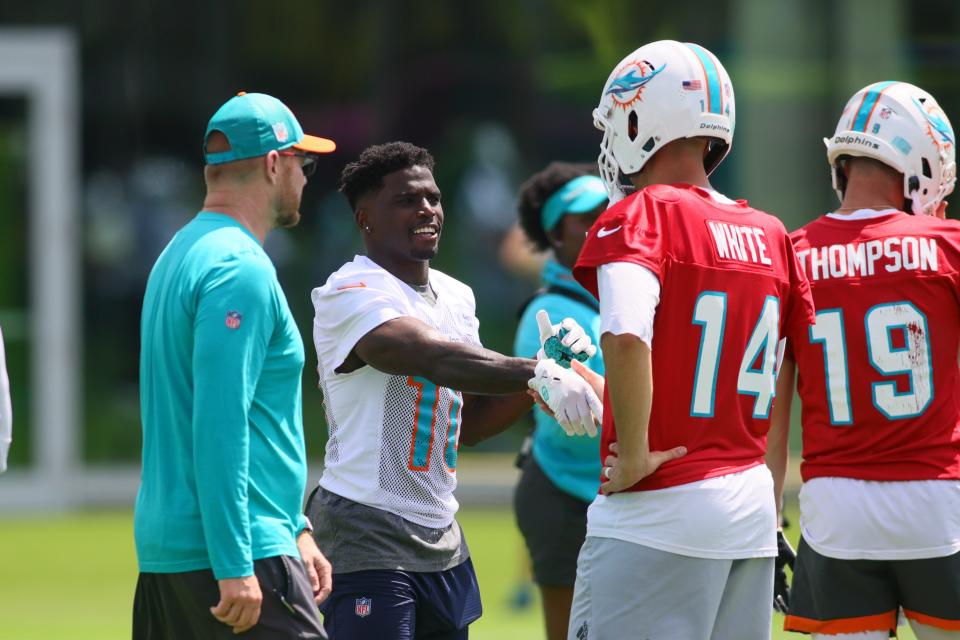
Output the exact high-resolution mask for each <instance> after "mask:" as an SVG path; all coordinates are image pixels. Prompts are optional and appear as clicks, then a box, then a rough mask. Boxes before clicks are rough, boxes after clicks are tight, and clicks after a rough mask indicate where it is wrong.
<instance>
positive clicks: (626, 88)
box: [607, 62, 667, 97]
mask: <svg viewBox="0 0 960 640" xmlns="http://www.w3.org/2000/svg"><path fill="white" fill-rule="evenodd" d="M646 64H647V65H649V66H650V67H653V65H651V64H650V63H649V62H647V63H646ZM666 66H667V65H666V64H662V65H660V68H659V69H653V71H651V72H650V74H649V75H645V74H644V73H643V68H642V67H639V65H637V66H636V67H633V68H631V69H630V70H629V71H627V72H626V73H625V74H623V75H622V76H620V77H619V78H616V79H614V81H613V82H611V83H610V88H609V89H607V93H612V94H614V95H615V96H617V97H622V96H623V94H625V93H628V92H630V91H636V90H638V89H640V88H641V87H642V86H643V85H645V84H647V83H648V82H650V81H651V80H653V78H654V77H655V76H656V75H657V74H658V73H660V72H661V71H663V69H664V67H666ZM638 68H639V71H640V74H639V75H637V71H638Z"/></svg>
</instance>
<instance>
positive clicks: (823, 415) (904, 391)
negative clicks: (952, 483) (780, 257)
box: [791, 212, 960, 480]
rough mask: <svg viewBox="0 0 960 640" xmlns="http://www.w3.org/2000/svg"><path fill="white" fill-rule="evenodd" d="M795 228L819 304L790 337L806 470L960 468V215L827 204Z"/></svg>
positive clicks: (886, 472) (847, 474)
mask: <svg viewBox="0 0 960 640" xmlns="http://www.w3.org/2000/svg"><path fill="white" fill-rule="evenodd" d="M791 239H792V240H793V243H794V246H795V248H796V250H797V255H798V257H799V259H800V263H801V265H802V266H803V268H804V270H805V272H806V273H807V275H808V276H809V279H810V285H811V288H812V290H813V297H814V300H815V301H816V305H817V320H816V325H815V326H813V327H810V330H809V333H808V335H807V336H804V337H803V338H802V339H799V340H797V341H796V342H794V343H793V344H792V345H791V349H792V351H793V354H794V357H795V358H796V361H797V370H798V372H799V378H798V379H799V383H798V389H799V392H800V397H801V399H802V401H803V417H802V422H803V457H804V461H803V464H802V467H801V472H802V474H803V479H804V480H809V479H811V478H816V477H820V476H831V477H842V478H859V479H862V480H933V479H946V478H960V420H958V418H960V376H958V370H957V353H958V346H960V294H958V271H960V225H958V224H957V223H956V222H955V221H953V220H938V219H936V218H931V217H927V216H912V215H908V214H906V213H902V212H895V213H890V214H887V215H881V216H879V217H873V218H867V219H851V220H843V219H837V218H834V217H827V216H824V217H821V218H819V219H817V220H815V221H814V222H811V223H810V224H808V225H806V226H805V227H803V228H801V229H799V230H797V231H795V232H794V233H793V234H792V235H791Z"/></svg>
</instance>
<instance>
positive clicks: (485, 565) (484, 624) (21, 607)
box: [0, 509, 914, 640]
mask: <svg viewBox="0 0 960 640" xmlns="http://www.w3.org/2000/svg"><path fill="white" fill-rule="evenodd" d="M790 515H791V516H792V517H793V521H794V522H796V514H795V513H792V514H790ZM460 521H461V523H462V524H463V527H464V530H465V531H466V533H467V537H468V539H469V541H470V549H471V552H472V554H473V558H474V563H475V565H476V569H477V574H478V577H479V581H480V588H481V590H482V591H483V602H484V615H483V617H482V618H481V619H480V620H479V621H478V622H477V623H475V624H474V625H473V626H472V627H471V633H470V636H471V638H473V639H475V640H477V639H479V640H537V639H540V638H543V630H542V628H541V627H542V625H541V621H540V608H539V602H537V601H536V600H534V602H533V603H532V604H531V606H529V607H528V608H526V609H523V610H521V611H517V610H514V609H512V608H511V607H510V606H509V598H510V594H511V593H512V591H513V589H514V587H515V585H516V584H517V582H518V580H520V578H521V576H522V574H523V562H522V561H521V558H522V551H523V547H522V541H521V539H520V536H519V534H518V533H517V529H516V526H515V525H514V522H513V516H512V514H511V513H510V512H509V511H507V510H502V509H465V510H463V511H462V512H461V516H460ZM791 534H792V535H793V536H794V537H795V536H796V535H797V527H796V526H794V527H792V530H791ZM135 582H136V563H135V556H134V550H133V528H132V521H131V513H130V512H126V511H124V512H95V513H86V514H82V515H74V516H67V517H55V518H54V517H51V518H36V517H35V518H22V519H21V518H17V519H6V520H0V621H2V622H0V639H2V640H52V639H57V640H59V639H61V638H69V639H70V640H114V639H121V638H129V637H130V609H131V603H132V599H133V590H134V585H135ZM782 622H783V620H782V618H781V617H780V616H775V620H774V627H775V631H774V636H773V637H774V638H777V639H781V638H796V639H801V638H804V637H806V636H801V635H795V634H786V633H783V632H782V631H779V629H778V628H779V626H780V625H782ZM901 631H904V633H902V634H901V638H905V639H910V640H912V639H913V638H914V636H913V634H911V633H910V632H909V631H908V630H905V629H903V628H901Z"/></svg>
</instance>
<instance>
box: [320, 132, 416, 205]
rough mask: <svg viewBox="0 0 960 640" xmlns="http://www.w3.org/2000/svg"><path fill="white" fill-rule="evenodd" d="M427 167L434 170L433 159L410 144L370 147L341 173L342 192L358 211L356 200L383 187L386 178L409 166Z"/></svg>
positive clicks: (340, 188)
mask: <svg viewBox="0 0 960 640" xmlns="http://www.w3.org/2000/svg"><path fill="white" fill-rule="evenodd" d="M415 166H416V167H425V168H427V169H429V170H430V171H431V172H432V171H433V156H432V155H430V152H429V151H427V150H426V149H423V148H422V147H418V146H417V145H415V144H411V143H409V142H388V143H386V144H377V145H373V146H371V147H367V148H366V149H364V150H363V151H362V152H360V157H359V158H357V159H356V160H354V161H353V162H351V163H349V164H348V165H347V166H345V167H344V168H343V171H342V172H341V173H340V186H339V190H340V193H342V194H343V195H345V196H347V200H348V201H349V202H350V207H351V208H352V209H354V210H356V208H357V200H359V199H360V198H361V197H362V196H363V195H364V194H366V193H368V192H370V191H379V190H380V189H382V188H383V177H384V176H386V175H388V174H391V173H393V172H394V171H402V170H403V169H409V168H410V167H415Z"/></svg>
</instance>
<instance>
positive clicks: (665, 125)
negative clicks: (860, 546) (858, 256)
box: [569, 41, 813, 640]
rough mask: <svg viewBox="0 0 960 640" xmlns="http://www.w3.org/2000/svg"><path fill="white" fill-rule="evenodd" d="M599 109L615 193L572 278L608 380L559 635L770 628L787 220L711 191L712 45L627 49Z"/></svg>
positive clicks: (722, 110)
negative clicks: (770, 441) (583, 527)
mask: <svg viewBox="0 0 960 640" xmlns="http://www.w3.org/2000/svg"><path fill="white" fill-rule="evenodd" d="M594 117H595V122H596V125H597V127H598V128H599V129H600V130H602V131H603V132H604V137H603V142H602V143H601V155H600V159H599V162H600V169H601V175H602V176H603V177H604V181H605V182H606V184H607V189H608V192H609V194H610V199H611V202H613V203H615V204H613V205H612V206H611V207H610V209H608V210H607V211H606V212H605V213H604V214H603V215H602V216H601V217H600V218H599V219H598V220H597V222H596V224H595V225H594V226H593V228H592V229H591V230H590V232H589V234H588V236H587V240H586V243H585V245H584V247H583V250H582V252H581V254H580V259H579V261H578V262H577V265H576V267H575V269H574V275H575V277H576V278H577V280H578V281H579V282H580V283H581V284H583V285H584V286H585V287H586V288H587V289H588V290H590V291H591V292H592V293H593V294H594V295H597V296H598V298H599V300H600V314H601V334H602V342H603V345H604V349H605V354H609V355H608V356H607V357H608V358H609V360H608V368H607V372H606V377H607V382H608V386H607V389H606V394H605V397H604V407H605V411H604V424H603V430H602V434H603V435H602V442H601V455H602V458H603V464H604V466H603V474H602V475H603V478H602V482H603V484H602V485H601V495H600V496H598V497H597V498H596V500H595V501H594V502H593V504H592V505H591V506H590V509H589V511H588V523H587V539H586V542H585V543H584V546H583V548H582V550H581V552H580V558H579V562H578V570H577V581H576V586H575V591H574V603H573V607H572V610H571V616H570V628H569V638H571V639H577V640H583V639H585V638H650V639H651V640H659V639H675V638H751V639H756V638H765V637H769V634H770V621H771V593H772V591H773V565H774V556H776V555H777V536H776V531H777V523H776V513H775V511H776V510H775V505H774V500H773V482H772V479H771V475H770V472H769V471H768V470H767V467H766V466H764V452H765V434H766V432H767V429H768V426H769V423H770V411H771V404H772V401H773V394H774V384H775V383H774V380H775V367H776V356H777V347H778V343H779V341H780V338H781V336H784V335H790V336H793V335H805V332H806V328H807V326H808V325H809V323H810V322H812V320H813V307H812V303H811V300H810V297H809V289H808V284H807V282H806V279H805V278H804V277H803V274H802V272H801V271H800V267H799V264H798V263H797V260H796V256H795V254H794V251H793V248H792V246H791V244H790V240H789V237H788V235H787V232H786V230H785V229H784V227H783V224H782V223H781V222H780V221H779V220H777V219H776V218H774V217H772V216H770V215H768V214H766V213H763V212H761V211H757V210H755V209H752V208H751V207H750V206H748V205H747V203H746V202H745V201H742V200H740V201H733V200H730V199H729V198H727V197H725V196H723V195H721V194H719V193H717V192H716V191H715V190H713V188H712V187H711V186H710V182H709V180H708V175H709V174H710V173H711V172H712V171H713V169H714V168H715V167H716V166H717V165H718V164H719V163H720V162H721V161H722V160H723V158H724V157H725V156H726V154H727V152H728V150H729V148H730V144H731V142H732V136H733V127H734V97H733V89H732V87H731V84H730V79H729V77H728V76H727V74H726V71H725V70H724V69H723V67H722V66H721V64H720V62H719V61H718V60H717V59H716V57H715V56H713V54H711V53H710V52H708V51H706V50H705V49H703V48H702V47H700V46H698V45H695V44H682V43H679V42H673V41H662V42H655V43H652V44H648V45H646V46H644V47H641V48H640V49H637V50H636V51H634V52H633V53H632V54H630V55H629V56H627V57H626V58H625V59H624V60H623V61H622V62H621V63H620V64H619V65H618V66H617V67H616V68H615V69H614V71H613V73H612V74H611V75H610V77H609V79H608V80H607V83H606V85H605V86H604V89H603V93H602V95H601V100H600V105H599V107H598V108H597V110H596V111H595V112H594ZM621 175H625V176H626V177H628V178H629V180H630V182H631V183H632V185H633V187H635V188H636V189H637V191H636V193H633V194H632V195H629V196H626V197H624V193H623V191H624V188H623V185H621V182H620V178H621Z"/></svg>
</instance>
